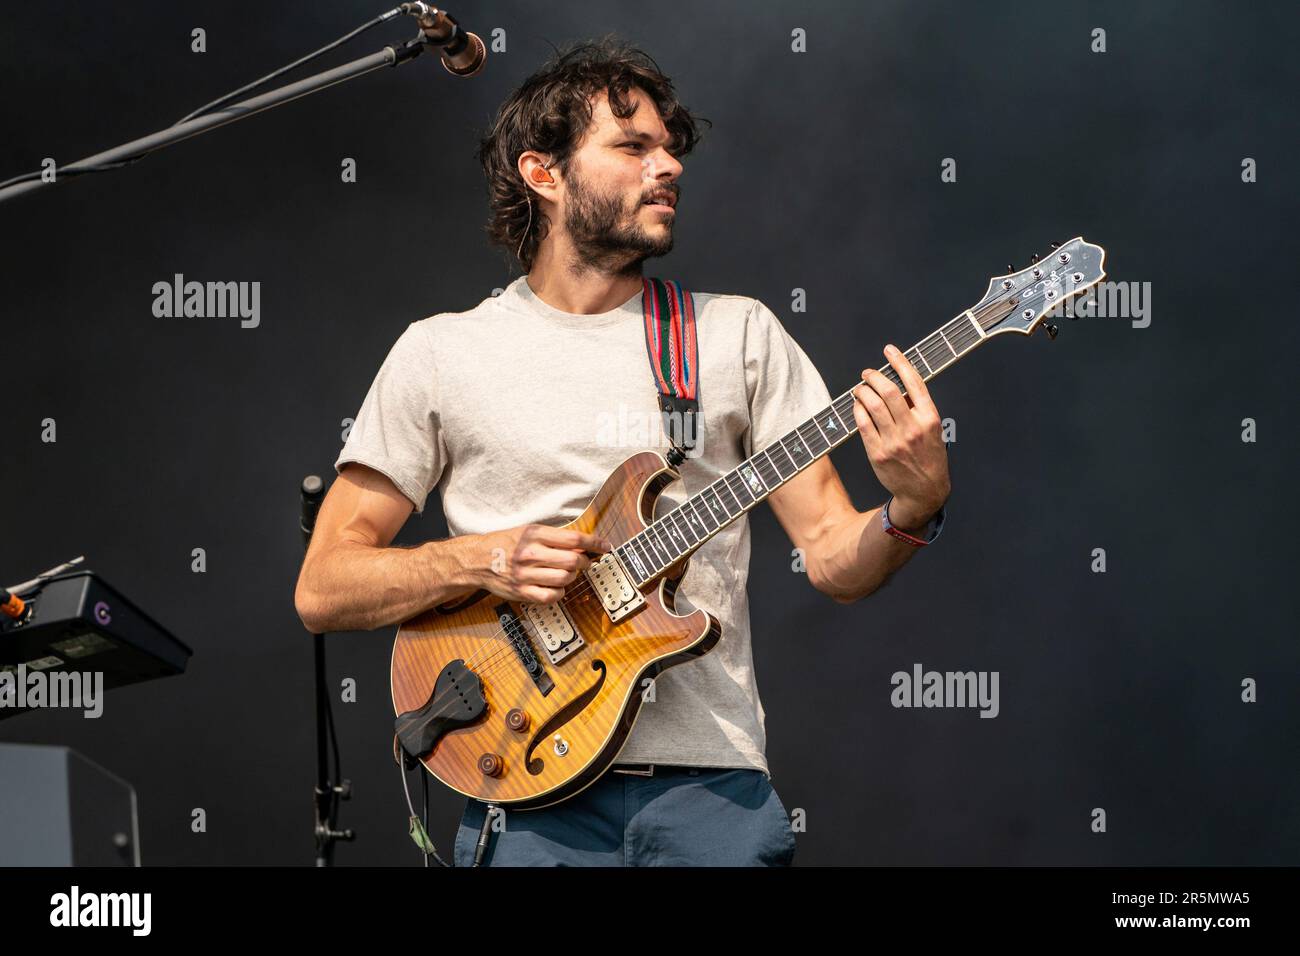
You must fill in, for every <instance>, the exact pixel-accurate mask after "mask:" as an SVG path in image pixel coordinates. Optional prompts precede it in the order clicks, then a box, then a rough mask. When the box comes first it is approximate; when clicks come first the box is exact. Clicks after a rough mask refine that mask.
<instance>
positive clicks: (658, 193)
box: [641, 183, 682, 206]
mask: <svg viewBox="0 0 1300 956" xmlns="http://www.w3.org/2000/svg"><path fill="white" fill-rule="evenodd" d="M681 194H682V187H681V186H678V185H677V184H676V183H667V184H662V185H659V186H656V187H655V188H654V189H652V190H650V191H649V192H648V193H646V194H645V195H644V196H642V197H641V202H643V203H645V202H650V201H651V200H660V199H671V200H672V203H673V205H674V206H675V205H677V202H678V200H680V199H681Z"/></svg>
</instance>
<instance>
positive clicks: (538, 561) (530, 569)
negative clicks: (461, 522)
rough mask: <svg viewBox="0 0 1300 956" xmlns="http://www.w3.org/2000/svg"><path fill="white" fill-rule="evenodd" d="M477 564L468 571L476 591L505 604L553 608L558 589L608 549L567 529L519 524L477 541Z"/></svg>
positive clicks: (559, 593)
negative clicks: (479, 553) (488, 593)
mask: <svg viewBox="0 0 1300 956" xmlns="http://www.w3.org/2000/svg"><path fill="white" fill-rule="evenodd" d="M478 545H482V546H483V549H484V554H483V555H482V561H481V563H480V562H479V561H478V560H476V561H475V562H474V567H475V571H476V576H477V577H478V580H479V584H480V586H481V587H484V588H487V589H488V590H489V591H491V592H492V593H493V594H496V595H498V596H500V597H503V598H505V599H506V600H508V601H518V602H521V603H524V604H554V603H555V602H557V601H559V600H560V599H561V598H562V597H564V589H565V588H566V587H567V586H568V585H570V584H572V583H573V582H574V581H576V580H577V579H578V575H579V574H581V573H582V572H583V571H585V570H587V568H589V567H591V558H590V557H589V556H588V555H589V554H604V553H605V552H606V551H609V550H610V548H611V545H610V543H609V542H608V541H606V540H604V539H603V538H601V537H600V536H599V535H594V534H587V533H586V532H583V531H575V530H573V529H572V528H552V527H550V526H549V525H544V524H525V525H520V526H519V527H517V528H508V529H506V530H505V531H496V532H493V533H491V534H485V535H481V536H479V540H478V541H477V542H475V546H476V547H477V546H478Z"/></svg>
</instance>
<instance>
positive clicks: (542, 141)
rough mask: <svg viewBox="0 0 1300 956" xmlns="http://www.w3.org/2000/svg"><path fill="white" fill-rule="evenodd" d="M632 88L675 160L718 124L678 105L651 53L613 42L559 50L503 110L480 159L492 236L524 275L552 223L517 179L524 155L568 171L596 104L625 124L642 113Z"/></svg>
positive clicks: (481, 146)
mask: <svg viewBox="0 0 1300 956" xmlns="http://www.w3.org/2000/svg"><path fill="white" fill-rule="evenodd" d="M634 87H636V88H639V89H641V90H643V91H644V92H645V93H646V94H647V95H648V96H649V97H650V99H651V100H653V101H654V104H655V106H656V107H657V108H658V109H659V113H660V115H661V116H662V117H663V121H664V126H665V127H667V129H668V133H669V142H668V145H667V147H666V148H667V149H668V151H669V152H671V153H672V154H673V155H674V156H677V157H681V156H684V155H686V154H687V153H689V152H690V151H691V150H692V149H694V148H695V144H696V143H697V142H699V138H700V129H699V125H698V124H699V123H704V124H706V125H709V126H712V125H713V124H712V123H710V122H709V121H708V120H707V119H704V118H703V117H698V118H697V117H696V116H694V115H693V114H692V113H691V111H690V110H688V109H687V108H686V107H685V106H683V105H682V104H681V103H679V102H678V100H677V94H676V92H675V91H674V89H673V84H672V80H670V79H669V78H668V77H667V76H665V75H664V74H663V73H662V72H661V71H660V69H659V66H658V64H656V63H655V61H654V60H653V59H652V58H651V57H650V55H649V54H647V53H644V52H643V51H641V50H639V49H637V48H636V47H633V46H629V45H628V44H627V43H625V42H623V41H621V40H619V39H618V38H617V37H616V36H614V35H609V36H606V37H603V38H601V39H599V40H595V41H591V42H586V43H581V44H578V45H576V46H573V47H571V48H569V49H568V50H565V51H563V52H560V51H557V52H556V54H555V55H554V56H553V57H552V58H551V59H550V60H549V61H547V63H546V64H545V65H544V66H543V67H542V68H541V69H540V70H539V71H538V72H536V73H534V74H533V75H532V76H530V77H529V78H528V79H526V80H525V81H524V82H523V84H522V85H521V86H520V87H519V89H517V90H515V91H514V93H512V94H511V95H510V96H509V97H508V98H507V99H506V101H505V102H504V103H502V104H501V108H500V109H499V110H498V111H497V115H496V119H495V120H494V121H493V123H492V128H491V129H490V130H489V131H488V133H487V135H486V136H484V137H483V139H482V141H481V142H480V143H479V148H478V153H477V156H478V161H479V162H480V163H482V164H483V172H484V174H485V175H486V176H487V186H488V206H489V208H490V209H491V220H490V221H489V222H488V226H487V233H488V237H489V238H490V239H491V241H492V242H493V243H494V244H496V245H499V246H504V247H505V248H506V249H509V250H510V254H511V255H512V256H517V258H518V259H519V262H520V264H521V265H522V266H523V268H524V271H525V272H528V271H529V270H531V269H532V267H533V260H534V258H535V257H536V256H537V249H538V246H539V245H540V244H541V241H542V239H544V238H545V236H546V231H547V228H548V223H547V221H546V216H545V215H544V214H543V213H542V211H541V209H540V208H538V209H536V210H534V209H533V208H532V207H533V202H534V199H533V196H532V190H530V189H529V188H528V187H527V186H526V185H524V181H523V178H522V177H521V176H520V175H519V167H518V162H519V155H520V154H521V153H523V152H524V151H525V150H530V149H532V150H536V151H538V152H541V153H550V154H551V157H552V160H551V162H552V164H553V165H555V166H558V167H559V169H560V170H561V171H562V172H567V171H568V168H569V161H570V159H571V158H572V156H573V151H574V149H575V148H576V147H577V145H578V142H579V141H580V140H581V139H582V137H583V135H584V134H585V133H586V131H587V128H588V127H589V126H590V125H591V118H592V111H591V101H590V98H591V97H592V96H595V95H596V94H598V93H601V92H604V93H606V94H607V95H608V97H609V105H610V111H611V112H612V113H613V114H614V115H615V116H617V117H619V118H620V119H626V118H628V117H630V116H631V115H632V114H633V113H634V112H635V111H636V102H635V101H634V100H632V99H631V98H630V97H629V95H628V94H629V92H630V91H631V90H632V89H633V88H634ZM530 213H531V217H530Z"/></svg>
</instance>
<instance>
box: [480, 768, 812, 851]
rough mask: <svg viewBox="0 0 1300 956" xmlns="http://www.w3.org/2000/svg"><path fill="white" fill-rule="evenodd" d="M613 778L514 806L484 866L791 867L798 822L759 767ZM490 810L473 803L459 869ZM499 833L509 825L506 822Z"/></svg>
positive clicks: (490, 846) (673, 770)
mask: <svg viewBox="0 0 1300 956" xmlns="http://www.w3.org/2000/svg"><path fill="white" fill-rule="evenodd" d="M654 771H655V772H654V776H651V777H643V776H634V775H631V774H623V773H612V772H609V773H606V774H605V775H604V776H603V777H601V778H600V779H599V780H597V781H596V782H595V783H593V784H592V785H591V786H590V787H588V788H587V789H585V790H583V791H581V792H580V793H578V794H577V795H576V796H573V797H570V798H569V799H568V800H565V801H563V802H562V803H558V804H556V805H555V806H553V807H544V808H543V809H541V810H509V809H507V810H506V815H505V820H504V829H502V830H501V831H500V832H496V831H495V830H494V831H493V832H492V833H491V834H490V842H489V843H488V849H487V853H486V855H485V856H484V857H483V865H484V866H789V865H790V862H791V861H792V860H793V859H794V848H795V843H794V832H793V830H792V829H791V827H790V818H789V816H788V814H787V813H786V810H785V807H784V806H783V805H782V803H781V800H780V798H779V797H778V796H777V795H776V791H775V790H774V789H772V784H771V781H769V780H768V778H767V775H766V774H765V773H763V772H762V771H761V770H732V769H712V768H707V767H665V766H656V767H655V768H654ZM486 809H487V807H486V804H483V803H480V802H479V801H477V800H470V801H469V802H468V803H467V805H466V807H465V812H464V814H463V815H462V816H461V821H460V828H459V830H458V831H457V833H456V849H455V860H456V865H457V866H469V865H470V864H471V863H472V862H473V860H474V845H475V844H476V843H477V842H478V837H479V832H480V830H481V829H482V827H483V818H484V814H485V812H486ZM494 826H495V827H501V826H502V821H500V820H498V821H497V822H496V823H495V824H494Z"/></svg>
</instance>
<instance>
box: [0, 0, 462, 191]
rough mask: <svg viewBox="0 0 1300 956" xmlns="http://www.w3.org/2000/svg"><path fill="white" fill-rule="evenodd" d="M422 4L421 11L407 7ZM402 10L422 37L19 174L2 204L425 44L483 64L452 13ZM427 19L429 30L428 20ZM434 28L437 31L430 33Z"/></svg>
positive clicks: (449, 60)
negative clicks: (414, 19)
mask: <svg viewBox="0 0 1300 956" xmlns="http://www.w3.org/2000/svg"><path fill="white" fill-rule="evenodd" d="M407 7H410V8H423V9H422V10H420V11H418V12H417V11H416V10H415V9H412V10H406V9H404V8H407ZM401 9H402V10H403V12H407V13H412V14H413V15H416V16H418V17H419V18H420V25H421V27H420V35H419V36H418V37H417V38H415V39H413V40H408V41H406V42H405V43H394V44H390V45H389V46H386V47H384V48H383V49H382V50H380V51H379V52H378V53H372V54H370V55H369V56H364V57H361V58H360V59H357V60H353V61H351V62H350V63H345V64H343V65H342V66H337V67H335V68H334V69H332V70H325V71H324V72H322V73H317V74H315V75H314V76H309V77H306V78H305V79H302V80H298V81H297V82H295V83H289V84H288V85H286V86H282V87H279V88H278V89H274V90H271V91H270V92H267V93H261V94H259V95H257V96H252V97H249V98H248V99H246V100H241V101H240V102H238V103H232V104H230V105H229V106H224V107H222V108H220V109H218V110H214V111H213V112H211V113H204V114H202V115H199V116H196V117H194V118H193V119H190V120H186V121H184V122H182V123H177V124H175V125H174V126H169V127H167V128H166V129H164V130H160V131H158V132H157V133H151V134H150V135H148V136H142V137H140V138H139V139H135V140H132V141H131V142H129V143H123V144H122V145H121V146H115V147H113V148H112V149H106V150H104V151H103V152H100V153H96V154H95V155H93V156H87V157H86V158H85V159H79V160H77V161H76V162H72V163H68V164H67V165H64V166H58V167H56V168H55V176H54V179H52V180H47V179H45V178H44V175H43V173H31V174H29V175H28V176H27V177H17V179H19V180H22V181H17V182H15V181H12V180H11V181H10V183H11V184H10V185H4V186H0V202H3V201H4V200H6V199H13V198H15V197H16V196H20V195H22V194H24V193H29V192H32V191H33V190H37V189H41V188H42V187H47V186H52V185H55V184H56V183H58V182H59V181H60V180H61V179H62V178H64V177H68V176H76V175H77V174H80V173H90V172H101V171H104V170H107V169H116V168H119V167H121V166H126V165H130V164H131V163H133V162H135V161H136V160H137V159H141V158H143V157H144V156H147V155H148V154H149V153H152V152H156V151H157V150H159V149H162V148H163V147H166V146H170V145H172V144H173V143H178V142H180V141H181V140H184V139H189V138H190V137H192V136H197V135H199V134H200V133H206V132H207V131H208V130H210V129H216V128H217V127H218V126H225V125H226V124H227V123H233V122H236V121H237V120H241V119H244V118H245V117H248V116H252V115H253V114H255V113H261V112H264V111H266V110H269V109H273V108H274V107H277V106H280V105H282V104H284V103H288V102H290V101H291V100H296V99H299V98H301V97H304V96H308V95H310V94H312V93H315V92H317V91H319V90H323V89H326V88H327V87H331V86H335V85H336V84H339V83H344V82H346V81H348V80H351V79H353V78H355V77H358V76H364V75H365V74H367V73H371V72H373V71H375V70H378V69H381V68H383V67H392V66H399V65H401V64H402V63H406V62H407V61H408V60H413V59H415V58H416V57H417V56H419V55H420V54H421V53H423V52H424V48H425V47H426V46H438V47H443V50H442V62H443V66H445V67H446V68H447V69H448V71H450V72H451V73H454V74H456V75H458V76H471V75H473V74H474V73H477V72H478V71H479V70H480V69H482V66H483V62H482V61H483V58H484V56H485V54H484V52H483V42H482V41H481V40H479V38H478V37H476V36H475V35H474V34H472V33H468V32H466V31H464V30H461V29H460V27H459V25H458V24H457V23H456V21H455V20H454V19H452V17H451V16H449V15H448V14H447V13H445V12H444V11H441V10H437V9H435V8H433V7H429V6H428V5H427V4H423V3H418V4H416V3H404V4H402V5H401ZM426 19H427V20H428V29H426V27H425V20H426ZM430 31H432V33H431V32H430Z"/></svg>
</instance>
